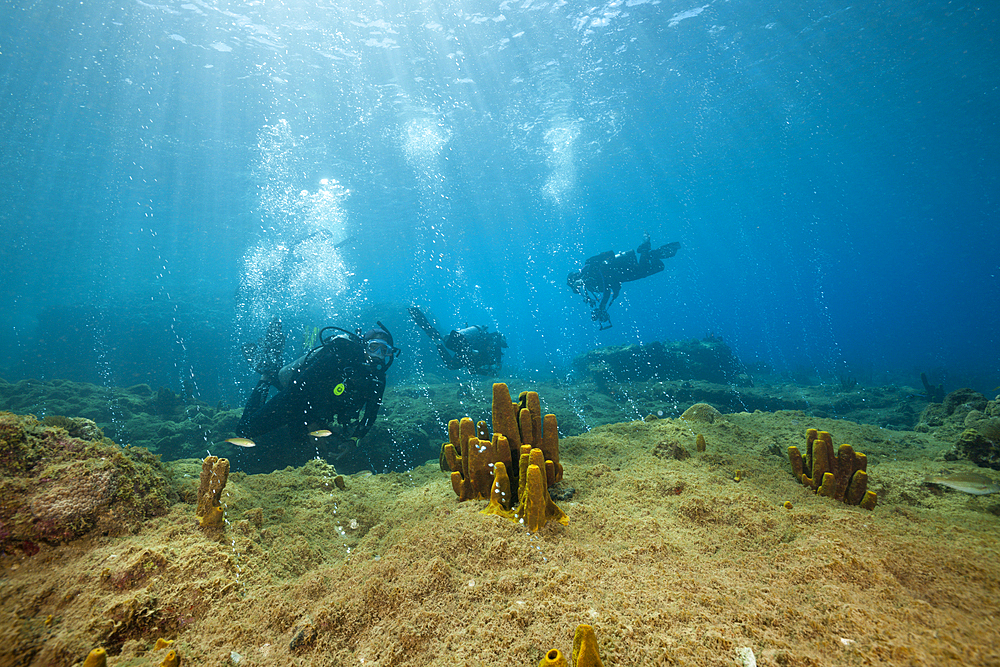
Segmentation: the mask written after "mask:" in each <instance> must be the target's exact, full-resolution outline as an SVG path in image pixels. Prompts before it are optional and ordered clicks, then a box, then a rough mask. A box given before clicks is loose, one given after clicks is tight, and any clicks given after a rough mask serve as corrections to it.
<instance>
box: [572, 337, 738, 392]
mask: <svg viewBox="0 0 1000 667" xmlns="http://www.w3.org/2000/svg"><path fill="white" fill-rule="evenodd" d="M573 366H574V367H575V368H576V369H577V370H578V371H580V372H583V373H585V374H586V375H588V376H590V377H591V378H592V379H593V380H594V382H595V383H596V384H597V386H598V389H600V390H601V391H606V390H607V389H609V388H610V386H611V385H613V384H617V383H621V382H629V381H644V380H660V381H663V380H704V381H706V382H716V383H719V384H727V385H733V386H738V387H752V386H753V381H752V380H751V379H750V376H749V375H748V374H747V372H746V369H745V367H744V366H743V364H742V363H741V362H740V360H739V359H737V358H736V355H735V354H733V351H732V350H731V349H730V348H729V346H728V345H726V344H725V343H724V342H723V341H722V340H721V339H719V338H708V339H705V340H690V341H665V342H662V343H661V342H658V341H657V342H653V343H648V344H645V345H621V346H607V347H600V348H597V349H596V350H590V351H588V352H585V353H583V354H581V355H579V356H578V357H576V359H574V360H573Z"/></svg>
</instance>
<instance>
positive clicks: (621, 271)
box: [566, 234, 681, 331]
mask: <svg viewBox="0 0 1000 667" xmlns="http://www.w3.org/2000/svg"><path fill="white" fill-rule="evenodd" d="M680 247H681V244H680V243H677V242H676V241H675V242H674V243H667V244H666V245H662V246H660V247H659V248H655V249H653V248H652V247H651V244H650V241H649V234H645V235H644V236H643V241H642V243H641V244H640V245H639V247H638V248H636V249H635V250H627V251H625V252H620V253H617V254H616V253H615V251H614V250H608V251H606V252H602V253H601V254H600V255H595V256H593V257H591V258H589V259H588V260H587V261H586V262H584V264H583V268H582V269H577V270H575V271H570V274H569V275H568V276H567V277H566V284H567V285H569V287H570V289H572V290H573V293H574V294H580V295H582V296H583V298H584V299H586V301H587V305H588V306H590V307H591V308H593V309H594V310H593V312H592V313H591V314H590V319H592V320H594V321H595V322H597V323H598V324H599V325H600V328H601V330H602V331H603V330H604V329H609V328H611V316H610V315H608V308H610V307H611V304H613V303H614V302H615V299H617V298H618V294H619V292H621V289H622V283H627V282H631V281H633V280H639V279H640V278H646V277H647V276H651V275H653V274H654V273H659V272H660V271H662V270H663V268H664V266H663V260H665V259H669V258H670V257H673V256H674V255H676V254H677V251H678V250H679V249H680ZM636 253H638V255H639V256H638V259H637V258H636ZM598 294H600V295H601V300H600V303H598V301H597V295H598Z"/></svg>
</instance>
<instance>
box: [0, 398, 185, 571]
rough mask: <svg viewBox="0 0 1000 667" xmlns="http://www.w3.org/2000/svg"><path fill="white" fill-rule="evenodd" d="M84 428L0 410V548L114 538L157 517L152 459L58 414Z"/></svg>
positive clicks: (163, 491)
mask: <svg viewBox="0 0 1000 667" xmlns="http://www.w3.org/2000/svg"><path fill="white" fill-rule="evenodd" d="M51 421H53V422H54V423H66V424H68V425H70V426H71V427H74V428H76V430H75V431H74V432H78V433H82V432H86V433H89V434H90V435H91V436H92V437H93V439H83V438H79V437H74V436H73V435H71V434H70V431H68V430H67V429H65V428H63V427H62V426H49V425H46V424H45V423H43V422H39V421H38V420H37V419H35V418H34V417H19V416H17V415H14V414H11V413H9V412H3V413H0V496H2V498H3V502H2V503H0V550H3V551H9V550H11V549H22V550H24V551H25V552H28V553H33V552H35V551H37V549H38V544H39V543H40V542H48V543H57V542H63V541H67V540H72V539H75V538H78V537H80V536H82V535H84V534H86V533H89V532H91V531H99V532H100V533H101V534H108V535H117V534H122V533H125V532H129V531H131V530H132V529H133V528H135V527H136V526H138V525H139V524H140V523H141V522H142V521H144V520H145V519H147V518H149V517H151V516H156V515H159V514H163V513H165V512H166V510H167V507H168V505H169V501H170V498H169V486H168V483H167V480H166V479H165V478H164V476H163V473H162V469H161V467H160V463H159V460H158V459H157V458H156V457H154V456H152V455H151V454H150V453H149V452H148V451H147V450H145V449H142V448H133V447H128V448H122V447H119V446H118V445H115V444H114V443H113V442H111V441H110V440H107V439H106V438H104V437H103V434H102V433H101V432H100V429H96V431H95V430H94V428H95V427H92V426H91V424H93V422H90V423H89V424H88V423H86V422H87V421H89V420H84V421H83V422H80V421H76V420H69V421H68V422H63V421H61V420H60V419H53V420H51Z"/></svg>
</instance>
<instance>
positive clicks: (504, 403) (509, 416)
mask: <svg viewBox="0 0 1000 667" xmlns="http://www.w3.org/2000/svg"><path fill="white" fill-rule="evenodd" d="M493 432H494V433H502V434H504V435H505V436H507V440H508V442H510V448H511V451H512V452H516V451H519V450H520V449H521V433H520V431H518V429H517V411H516V410H515V408H514V404H513V403H512V402H511V400H510V390H509V389H508V388H507V385H505V384H504V383H503V382H494V383H493Z"/></svg>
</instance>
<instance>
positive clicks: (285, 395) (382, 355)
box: [237, 317, 400, 441]
mask: <svg viewBox="0 0 1000 667" xmlns="http://www.w3.org/2000/svg"><path fill="white" fill-rule="evenodd" d="M377 326H378V328H375V329H371V330H370V331H368V333H366V334H364V335H362V334H361V330H360V329H359V330H357V331H356V332H355V333H351V332H350V331H347V330H346V329H341V328H340V327H333V326H329V327H324V328H323V329H321V330H320V331H319V335H318V337H317V340H318V341H319V342H318V344H317V345H316V346H315V347H313V348H312V349H311V350H310V351H309V352H307V353H306V354H304V355H302V356H301V357H299V358H298V359H297V360H295V361H293V362H292V363H290V364H288V365H287V366H284V367H282V365H281V359H282V352H283V350H284V347H285V336H284V334H283V333H282V330H281V320H280V319H278V318H277V317H275V318H274V319H273V320H271V324H270V325H269V326H268V328H267V333H266V334H265V335H264V337H263V339H262V340H261V341H260V342H259V343H258V344H257V345H253V344H250V345H248V346H245V347H244V354H245V355H246V356H247V360H248V361H250V362H251V363H252V364H254V371H256V372H258V373H260V380H259V381H258V382H257V386H255V387H254V389H253V391H252V392H251V393H250V397H249V398H248V399H247V403H246V406H245V407H244V408H243V417H242V418H241V419H240V423H239V426H238V427H237V432H238V433H239V434H240V435H241V436H243V437H246V438H255V437H257V436H260V435H264V434H266V433H270V432H271V431H274V430H275V429H278V428H280V427H282V426H288V427H289V428H290V430H291V431H292V433H293V434H297V435H300V436H303V437H304V436H305V435H306V434H309V435H317V434H320V435H323V436H327V435H337V436H339V437H340V438H342V439H350V440H355V441H356V440H358V439H359V438H361V437H363V436H364V435H365V434H366V433H368V430H369V429H370V428H371V427H372V424H374V423H375V417H376V416H377V415H378V411H379V408H380V407H381V406H382V394H383V392H384V391H385V373H386V370H388V368H389V367H390V366H391V365H392V362H393V360H394V359H395V357H396V355H398V354H399V353H400V350H399V349H398V348H396V347H395V346H394V345H393V342H392V334H390V333H389V331H388V330H387V329H386V328H385V326H383V325H382V323H381V322H378V323H377ZM254 353H255V355H254ZM272 386H273V387H276V388H277V389H278V393H276V394H275V395H274V396H273V397H271V398H270V400H269V399H268V394H269V393H270V391H271V387H272ZM334 422H336V424H335V423H334Z"/></svg>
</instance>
